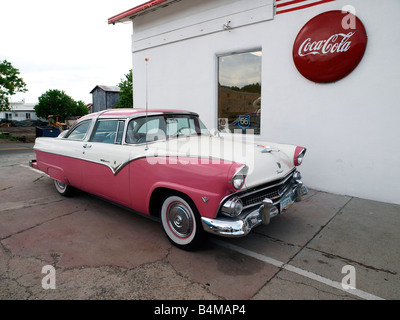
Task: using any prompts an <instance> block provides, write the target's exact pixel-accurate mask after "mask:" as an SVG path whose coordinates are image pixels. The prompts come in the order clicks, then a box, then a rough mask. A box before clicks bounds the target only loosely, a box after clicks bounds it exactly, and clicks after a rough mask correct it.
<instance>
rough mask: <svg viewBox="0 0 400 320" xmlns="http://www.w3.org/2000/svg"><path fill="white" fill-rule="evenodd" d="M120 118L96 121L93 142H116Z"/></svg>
mask: <svg viewBox="0 0 400 320" xmlns="http://www.w3.org/2000/svg"><path fill="white" fill-rule="evenodd" d="M118 122H119V121H118V120H99V121H97V123H96V127H95V129H94V133H93V135H92V139H91V141H92V142H101V143H110V144H114V143H116V136H117V129H118Z"/></svg>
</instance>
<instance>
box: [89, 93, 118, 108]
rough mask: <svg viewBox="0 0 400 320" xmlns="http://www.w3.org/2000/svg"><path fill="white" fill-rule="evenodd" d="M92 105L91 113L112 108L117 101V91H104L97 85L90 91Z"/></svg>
mask: <svg viewBox="0 0 400 320" xmlns="http://www.w3.org/2000/svg"><path fill="white" fill-rule="evenodd" d="M92 99H93V107H92V113H94V112H98V111H102V110H106V109H112V108H113V107H115V105H116V104H117V102H118V101H119V93H118V92H112V91H105V90H103V89H101V88H99V87H97V88H96V89H94V91H93V92H92Z"/></svg>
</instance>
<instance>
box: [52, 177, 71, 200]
mask: <svg viewBox="0 0 400 320" xmlns="http://www.w3.org/2000/svg"><path fill="white" fill-rule="evenodd" d="M54 186H55V187H56V190H57V192H58V193H59V194H61V195H62V196H64V197H70V196H71V195H72V193H73V191H74V188H73V187H71V186H69V185H67V184H65V183H62V182H61V181H58V180H54Z"/></svg>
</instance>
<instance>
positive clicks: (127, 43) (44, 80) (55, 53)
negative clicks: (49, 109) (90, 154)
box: [0, 0, 147, 103]
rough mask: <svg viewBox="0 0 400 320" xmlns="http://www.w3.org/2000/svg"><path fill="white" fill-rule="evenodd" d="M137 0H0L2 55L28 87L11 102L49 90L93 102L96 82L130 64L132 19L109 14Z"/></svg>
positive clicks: (114, 80)
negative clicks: (110, 21) (113, 19)
mask: <svg viewBox="0 0 400 320" xmlns="http://www.w3.org/2000/svg"><path fill="white" fill-rule="evenodd" d="M145 2H147V0H145V1H141V0H114V1H110V0H107V1H106V0H61V1H60V0H58V1H55V0H12V1H9V0H3V1H2V3H1V6H0V60H1V61H3V60H7V61H8V62H10V63H11V64H12V65H13V66H14V67H15V68H17V69H18V70H19V71H20V77H21V78H22V79H23V80H24V81H25V83H26V84H27V89H28V92H26V93H23V94H21V93H18V94H16V95H14V96H12V97H11V101H21V100H22V99H25V102H27V103H37V102H38V98H39V97H40V96H41V95H42V94H43V93H45V92H46V91H48V90H50V89H58V90H63V91H65V93H66V94H67V95H69V96H71V97H72V98H73V99H74V100H76V101H78V100H82V101H84V102H85V103H91V102H92V95H91V94H90V91H91V90H92V89H93V88H94V87H95V86H96V85H109V86H116V85H117V84H118V83H119V82H120V81H121V79H123V78H124V75H125V74H127V73H128V72H129V70H130V69H132V54H131V34H132V23H130V22H129V23H124V24H122V23H117V24H115V25H109V24H108V23H107V20H108V18H110V17H112V16H114V15H116V14H119V13H121V12H123V11H126V10H128V9H131V8H134V7H136V6H137V5H140V4H142V3H145Z"/></svg>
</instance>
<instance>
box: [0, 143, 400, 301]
mask: <svg viewBox="0 0 400 320" xmlns="http://www.w3.org/2000/svg"><path fill="white" fill-rule="evenodd" d="M0 148H3V149H9V150H12V149H15V152H11V153H8V152H5V151H4V152H2V151H1V150H0V299H2V300H14V299H23V300H26V299H29V300H34V299H84V300H87V299H94V300H95V299H135V300H136V299H143V300H150V299H151V300H171V299H174V300H203V299H207V300H252V299H254V300H271V299H285V300H286V299H296V300H298V299H301V300H303V299H305V300H353V299H357V300H358V299H360V300H364V299H399V298H400V277H399V273H400V250H399V243H400V233H399V229H400V206H397V205H392V204H386V203H380V202H375V201H370V200H363V199H358V198H352V197H349V196H343V195H335V194H329V193H325V192H320V191H316V190H310V192H309V194H308V195H307V196H306V199H305V200H304V201H303V202H300V203H296V204H295V206H293V207H292V208H291V210H290V211H289V212H287V213H286V214H284V215H281V216H278V217H276V218H274V219H273V220H272V221H271V224H270V225H269V226H262V227H259V228H257V229H256V230H255V231H254V232H252V233H251V234H250V235H249V236H247V237H245V238H241V239H226V238H218V237H210V238H209V240H208V242H207V243H206V244H205V245H204V246H203V247H202V248H201V249H200V250H198V251H196V252H185V251H182V250H179V249H177V248H175V247H173V246H172V245H171V244H170V243H169V242H168V240H167V238H166V237H165V236H164V234H163V231H162V228H161V225H160V224H159V223H157V222H156V221H153V220H150V219H147V218H145V217H142V216H139V215H137V214H134V213H132V212H130V211H128V210H126V209H124V208H121V207H119V206H116V205H114V204H111V203H109V202H106V201H104V200H102V199H99V198H97V197H94V196H92V195H89V194H87V193H84V192H77V193H76V194H75V196H74V197H72V198H63V197H61V196H59V195H58V193H57V192H56V191H55V189H54V185H53V182H52V180H51V179H50V178H48V177H47V176H46V175H44V174H42V173H40V172H38V171H34V170H33V169H31V168H29V166H28V161H29V160H30V159H33V158H34V152H33V151H32V149H31V145H27V144H20V145H19V147H16V146H15V145H10V146H8V147H7V145H6V144H2V145H0ZM17 148H19V150H18V152H17ZM305 182H306V179H305ZM45 266H52V267H54V279H52V280H54V285H55V287H53V288H47V289H46V288H45V286H44V285H43V281H42V280H44V278H45V277H47V275H48V273H46V272H45V271H44V272H42V271H43V270H44V269H43V267H45ZM49 274H50V273H49ZM50 282H51V281H50ZM50 282H46V283H50ZM346 284H347V285H353V284H354V285H355V288H348V287H346Z"/></svg>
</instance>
